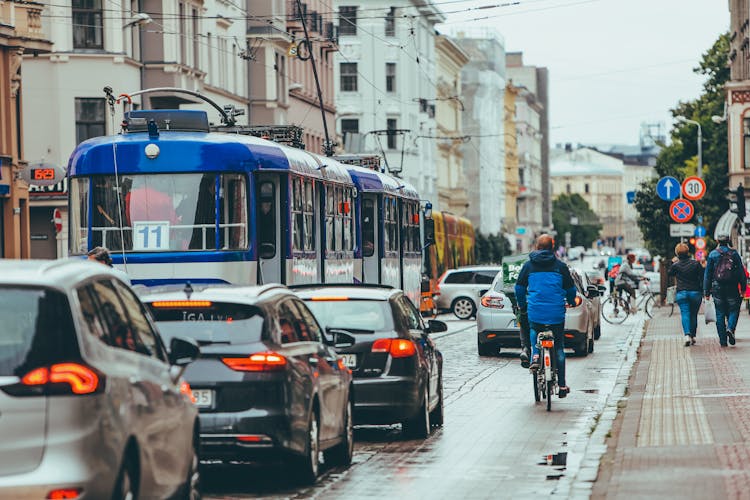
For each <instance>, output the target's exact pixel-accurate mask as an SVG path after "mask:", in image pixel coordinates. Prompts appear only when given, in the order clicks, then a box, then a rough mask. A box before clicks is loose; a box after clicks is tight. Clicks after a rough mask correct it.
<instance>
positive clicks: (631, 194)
mask: <svg viewBox="0 0 750 500" xmlns="http://www.w3.org/2000/svg"><path fill="white" fill-rule="evenodd" d="M625 197H626V198H627V200H628V205H632V204H633V203H635V191H628V192H626V193H625Z"/></svg>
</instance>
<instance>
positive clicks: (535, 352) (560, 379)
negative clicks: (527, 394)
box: [529, 321, 567, 387]
mask: <svg viewBox="0 0 750 500" xmlns="http://www.w3.org/2000/svg"><path fill="white" fill-rule="evenodd" d="M545 330H550V331H551V332H552V334H553V335H554V336H555V352H556V353H557V385H559V386H560V387H566V386H567V384H566V383H565V323H560V324H557V325H545V324H543V323H534V322H533V321H529V339H530V340H531V355H532V357H533V356H539V348H537V346H536V336H537V335H538V334H539V332H543V331H545Z"/></svg>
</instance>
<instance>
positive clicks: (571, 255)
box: [567, 246, 585, 260]
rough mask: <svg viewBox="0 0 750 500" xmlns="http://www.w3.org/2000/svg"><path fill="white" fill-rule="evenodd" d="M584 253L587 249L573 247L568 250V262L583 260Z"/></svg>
mask: <svg viewBox="0 0 750 500" xmlns="http://www.w3.org/2000/svg"><path fill="white" fill-rule="evenodd" d="M584 252H585V248H583V247H580V246H579V247H572V248H570V249H568V252H567V257H568V260H578V259H581V260H583V255H584Z"/></svg>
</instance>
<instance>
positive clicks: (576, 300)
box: [565, 295, 583, 307]
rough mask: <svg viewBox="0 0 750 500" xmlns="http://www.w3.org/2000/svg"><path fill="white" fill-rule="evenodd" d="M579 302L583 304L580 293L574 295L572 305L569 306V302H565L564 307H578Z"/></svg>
mask: <svg viewBox="0 0 750 500" xmlns="http://www.w3.org/2000/svg"><path fill="white" fill-rule="evenodd" d="M581 304H583V299H582V298H581V296H580V295H576V298H575V300H574V301H573V305H572V306H571V305H570V304H565V307H578V306H580V305H581Z"/></svg>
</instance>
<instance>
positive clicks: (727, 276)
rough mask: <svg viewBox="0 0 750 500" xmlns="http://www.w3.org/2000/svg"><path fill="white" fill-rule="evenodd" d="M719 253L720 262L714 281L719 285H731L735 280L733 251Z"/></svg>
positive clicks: (715, 271) (717, 265) (720, 251)
mask: <svg viewBox="0 0 750 500" xmlns="http://www.w3.org/2000/svg"><path fill="white" fill-rule="evenodd" d="M718 252H719V254H720V255H719V262H718V263H717V264H716V269H715V270H714V279H715V280H716V281H718V282H719V283H729V282H731V281H733V280H734V274H735V272H734V271H735V269H734V259H733V258H732V251H731V250H729V251H726V252H724V251H722V250H718Z"/></svg>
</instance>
